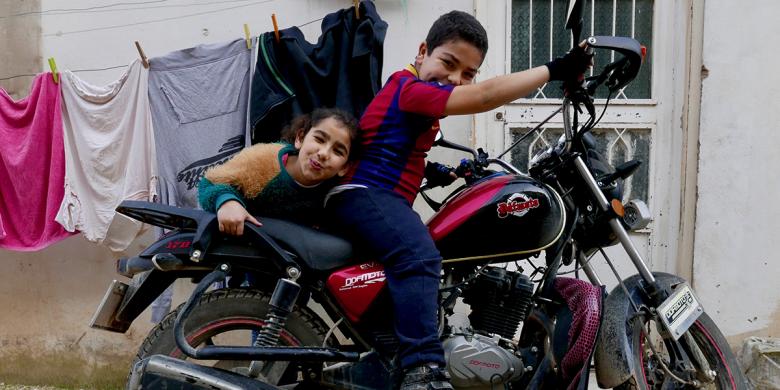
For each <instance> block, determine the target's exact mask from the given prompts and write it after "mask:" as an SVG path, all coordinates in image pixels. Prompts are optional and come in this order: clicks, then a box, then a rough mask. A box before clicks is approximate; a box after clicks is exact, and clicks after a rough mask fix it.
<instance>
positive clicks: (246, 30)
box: [244, 23, 252, 50]
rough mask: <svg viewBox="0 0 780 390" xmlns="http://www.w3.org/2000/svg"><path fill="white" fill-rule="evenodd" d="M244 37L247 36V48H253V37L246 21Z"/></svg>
mask: <svg viewBox="0 0 780 390" xmlns="http://www.w3.org/2000/svg"><path fill="white" fill-rule="evenodd" d="M244 37H245V38H246V48H247V49H249V50H252V37H251V36H249V25H248V24H246V23H244Z"/></svg>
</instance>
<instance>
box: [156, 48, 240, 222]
mask: <svg viewBox="0 0 780 390" xmlns="http://www.w3.org/2000/svg"><path fill="white" fill-rule="evenodd" d="M250 54H251V50H249V49H247V47H246V41H245V40H244V39H237V40H235V41H233V42H230V43H220V44H212V45H199V46H196V47H194V48H190V49H184V50H179V51H175V52H171V53H169V54H167V55H165V56H162V57H156V58H151V59H150V60H149V63H150V68H149V103H150V104H151V111H152V122H153V124H154V136H155V145H156V150H157V161H158V167H159V174H160V202H161V203H165V204H170V205H176V206H181V207H193V208H194V207H198V199H197V198H198V182H199V181H200V178H201V177H203V173H204V172H205V171H206V170H207V169H208V168H210V167H212V166H214V165H218V164H221V163H223V162H225V161H227V159H228V158H230V156H232V155H233V154H235V153H236V152H238V151H240V150H241V149H243V148H244V146H246V144H247V143H248V141H249V137H248V131H247V124H246V123H247V121H246V113H247V106H248V100H249V82H250V81H249V79H250V74H249V67H250V62H251V61H250V57H251V55H250Z"/></svg>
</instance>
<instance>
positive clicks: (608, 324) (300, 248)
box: [91, 2, 748, 389]
mask: <svg viewBox="0 0 780 390" xmlns="http://www.w3.org/2000/svg"><path fill="white" fill-rule="evenodd" d="M580 8H581V2H574V3H573V5H572V6H570V16H569V18H568V21H567V27H569V28H571V29H572V34H573V37H574V38H575V39H574V42H578V41H579V39H578V38H579V35H580V33H579V30H580V28H581V20H580V18H579V15H580V12H581V10H580ZM578 23H579V24H578ZM586 41H587V45H588V47H589V48H591V49H604V50H612V51H614V52H616V54H619V56H616V57H619V58H618V59H617V60H615V61H614V62H612V63H610V64H608V65H607V66H605V67H604V69H603V70H602V71H601V72H599V73H598V74H596V75H594V76H592V77H587V78H585V79H584V80H580V81H578V82H576V83H573V82H569V83H567V84H566V85H565V90H566V93H565V97H564V98H563V103H562V105H561V108H560V109H559V110H558V111H557V113H562V114H563V123H564V126H563V127H564V129H563V130H564V134H563V135H562V136H561V138H560V139H559V141H558V143H557V144H556V145H553V146H551V147H549V148H547V149H545V150H542V151H541V152H539V153H537V154H536V155H535V156H534V157H533V158H532V159H531V163H530V168H529V173H528V174H527V175H526V174H523V173H522V172H521V171H520V170H519V169H517V168H516V167H514V166H512V165H511V164H509V163H507V162H505V161H504V160H502V159H500V158H490V156H488V154H487V153H485V152H484V151H483V150H482V149H478V150H476V151H475V150H473V149H471V148H468V147H465V146H462V145H457V144H455V143H452V142H449V141H446V140H444V139H441V138H440V139H438V140H437V141H436V145H437V146H438V147H445V148H451V149H456V150H460V151H463V152H466V153H469V154H470V155H471V156H470V157H469V158H466V159H464V160H462V161H461V164H460V165H459V166H458V167H457V169H456V170H455V172H456V174H457V175H458V176H459V177H461V178H463V179H464V181H465V184H464V185H462V186H461V187H459V188H458V189H456V190H455V191H453V192H452V193H451V194H450V195H449V196H447V197H446V198H445V199H444V200H443V201H442V202H437V201H435V200H434V199H432V197H431V196H429V195H428V194H427V190H429V189H430V188H432V186H428V185H426V186H423V188H422V191H421V195H422V196H423V198H424V199H425V201H426V202H427V203H428V205H430V206H431V207H432V208H433V209H434V210H436V213H435V214H434V216H433V217H432V218H431V220H430V221H429V222H428V227H429V230H430V232H431V235H432V237H433V238H434V241H435V242H436V245H437V247H438V248H439V250H440V252H441V254H442V257H443V259H444V260H443V267H442V268H443V269H442V278H441V287H440V294H439V298H440V299H439V302H440V310H439V314H440V318H439V320H440V321H439V322H440V327H439V332H440V336H441V340H442V341H443V345H444V349H445V356H446V359H447V369H448V371H449V373H450V375H451V377H452V384H453V386H454V387H455V388H456V389H494V388H496V387H499V388H500V387H503V388H511V389H520V388H528V389H536V388H572V389H574V388H579V389H584V388H586V387H587V383H588V377H589V370H590V368H591V364H590V362H591V361H593V362H594V367H595V373H596V378H597V381H598V384H599V385H600V386H601V387H603V388H620V389H670V388H673V389H678V388H705V389H745V388H747V386H748V385H747V381H746V379H745V377H744V374H743V373H742V371H741V370H740V368H739V365H738V364H737V362H736V359H735V358H734V355H733V353H732V352H731V350H730V349H729V346H728V344H727V342H726V340H725V338H724V337H723V335H722V334H721V332H720V331H719V330H718V328H717V326H716V325H715V323H714V322H713V321H712V319H711V318H710V317H709V316H708V315H707V313H705V312H704V310H703V308H702V306H701V305H700V304H699V300H698V298H697V297H696V295H695V293H694V291H693V290H692V288H691V287H690V286H689V285H688V283H687V282H686V281H685V280H683V279H682V278H680V277H678V276H675V275H671V274H667V273H661V272H651V270H650V269H649V268H648V267H647V265H646V263H645V262H644V260H643V259H642V256H641V255H640V253H639V251H638V250H637V249H636V247H635V246H634V244H633V243H632V241H631V238H630V236H629V234H628V232H629V231H632V230H639V229H642V228H644V227H645V226H647V224H648V223H649V221H650V214H649V211H648V209H647V206H646V205H644V203H642V202H641V201H631V202H627V203H624V202H623V201H622V183H623V181H624V180H625V179H626V178H628V177H629V176H630V175H631V174H632V173H633V172H634V171H635V170H636V169H637V167H638V166H639V164H640V162H639V161H629V162H626V163H624V164H622V165H620V166H618V167H612V166H610V165H609V164H608V163H607V162H606V160H605V159H604V158H603V157H602V156H601V155H600V154H599V153H598V152H597V151H596V150H595V142H594V140H593V138H592V135H591V134H590V133H589V132H590V131H591V130H592V129H593V128H594V127H595V126H596V124H597V123H598V120H599V119H600V117H599V115H598V113H597V111H596V106H595V105H594V102H593V98H592V96H593V95H594V92H595V91H596V89H597V88H599V87H606V88H607V89H608V90H609V92H610V93H614V92H617V91H618V90H620V89H621V88H622V87H624V86H625V85H627V84H628V83H629V82H631V80H632V79H633V78H634V77H635V76H636V74H637V73H638V71H639V68H640V66H641V63H642V61H643V55H644V53H643V48H642V47H641V46H640V44H639V43H638V42H637V41H635V40H633V39H631V38H624V37H610V36H595V37H590V38H588V39H587V40H586ZM608 101H609V100H608V99H607V105H608ZM607 105H605V107H604V110H606V106H607ZM549 119H550V118H548V119H547V120H549ZM542 124H543V123H542ZM542 124H540V125H539V126H538V127H537V128H536V129H538V128H539V127H541V125H542ZM536 129H532V130H531V131H529V133H528V134H532V133H533V132H534V131H535V130H536ZM517 143H519V141H518V142H516V143H515V145H516V144H517ZM515 145H513V146H515ZM510 149H511V147H510ZM504 153H506V152H504ZM499 157H500V156H499ZM117 211H118V212H120V213H122V214H124V215H127V216H129V217H132V218H134V219H137V220H139V221H142V222H144V223H148V224H151V225H155V226H158V227H161V228H164V229H167V230H168V231H169V232H168V233H167V234H166V235H165V236H163V237H162V238H160V239H159V240H158V241H157V242H155V243H154V244H152V245H151V246H149V247H148V248H147V249H146V250H144V251H143V252H142V253H141V254H139V255H138V256H135V257H131V258H124V259H120V260H118V262H117V271H118V273H120V274H122V275H124V276H127V277H130V278H131V282H130V283H129V284H127V283H124V282H121V281H117V280H114V281H113V282H112V283H111V285H110V286H109V289H108V291H107V292H106V295H105V297H104V298H103V301H102V302H101V304H100V306H99V308H98V311H97V312H96V314H95V316H94V318H93V319H92V323H91V326H92V327H94V328H99V329H105V330H109V331H113V332H120V333H124V332H126V331H127V330H128V328H129V327H130V325H131V324H132V322H133V321H134V320H135V319H136V318H137V317H138V315H139V314H140V313H141V312H142V311H143V310H144V309H145V308H146V307H148V306H149V304H150V303H151V302H152V301H153V300H154V299H155V298H156V297H157V296H158V295H159V294H160V293H161V292H163V290H165V289H166V288H167V287H168V286H170V285H171V284H172V283H173V282H174V281H175V280H177V279H181V278H191V279H192V280H193V281H194V282H197V285H196V287H195V288H194V290H193V292H192V294H191V296H190V297H189V299H188V300H187V301H186V302H185V303H184V304H182V305H181V306H180V307H179V308H177V309H176V310H174V311H173V312H171V313H170V314H169V315H168V316H167V317H166V318H165V319H163V320H162V321H161V322H160V323H159V324H158V325H157V326H156V327H155V328H154V329H153V330H152V331H151V332H150V333H149V335H148V336H147V338H146V340H145V341H144V343H143V344H142V346H141V347H140V348H139V351H138V354H137V356H136V357H135V361H134V363H133V366H132V369H131V373H130V375H129V379H128V384H127V388H128V389H140V388H144V389H146V388H204V389H205V388H208V389H278V388H295V389H306V388H344V389H392V388H394V386H397V383H398V381H399V380H400V378H401V373H400V370H399V369H398V368H397V367H396V364H395V361H394V356H395V353H396V350H397V347H398V340H397V339H396V337H395V335H394V332H393V328H392V321H390V320H389V318H391V316H392V314H390V313H389V308H390V305H389V302H388V299H389V296H388V294H387V292H386V291H385V289H384V285H385V277H384V272H383V268H382V266H381V264H378V263H376V262H373V261H371V259H361V258H357V257H356V256H357V255H356V254H355V253H354V252H353V250H352V245H351V244H350V243H349V242H347V241H345V240H343V239H341V238H339V237H336V236H332V235H329V234H327V233H324V232H322V231H319V230H315V229H312V228H309V227H304V226H299V225H296V224H293V223H290V222H287V221H284V220H278V219H272V218H263V219H262V221H263V226H261V227H258V226H255V225H253V224H246V225H245V233H244V235H243V236H240V237H235V236H224V235H221V234H220V233H219V231H218V229H217V220H216V216H215V215H214V214H213V213H209V212H205V211H200V210H192V209H180V208H176V207H171V206H166V205H160V204H153V203H147V202H139V201H125V202H123V203H122V204H121V205H120V207H119V208H118V209H117ZM618 244H619V245H621V246H622V247H623V249H624V250H625V252H626V254H627V256H628V258H629V259H630V260H631V262H632V263H633V265H634V266H635V268H636V269H637V271H638V274H636V275H634V276H631V277H628V278H626V279H623V278H622V277H620V275H618V274H617V271H616V270H615V267H614V266H612V264H613V263H612V261H611V259H609V257H607V256H606V253H605V252H604V251H603V248H605V247H608V246H613V245H618ZM599 253H600V254H601V255H602V256H603V257H604V258H605V259H606V260H607V263H608V264H610V266H612V270H613V271H614V272H615V274H616V276H617V279H618V280H619V281H620V282H619V284H618V286H617V287H615V288H614V289H613V290H612V291H610V292H609V293H607V292H606V290H605V288H604V287H603V283H602V282H601V280H600V278H599V276H598V275H597V274H596V272H595V271H594V269H593V268H592V267H591V264H590V259H591V258H592V256H594V255H595V254H599ZM540 256H543V259H544V264H543V265H536V264H535V263H534V260H533V259H535V258H538V257H540ZM521 262H522V263H521ZM509 263H513V264H514V265H515V266H514V267H509V266H507V264H509ZM571 264H574V265H575V266H576V269H577V270H581V271H582V272H583V273H584V274H585V275H586V277H587V281H585V280H579V279H572V278H566V277H562V276H560V275H559V272H560V270H561V268H562V267H564V266H568V265H571ZM220 282H221V283H222V284H221V285H218V287H216V288H215V287H214V286H215V284H218V283H220ZM458 302H462V303H463V304H465V305H467V306H469V308H470V314H469V315H468V319H469V322H468V324H456V323H455V322H453V321H452V316H453V315H454V313H455V306H456V304H457V303H458ZM401 315H402V314H401ZM521 326H522V327H521ZM518 329H520V331H519V332H518ZM187 359H190V360H187Z"/></svg>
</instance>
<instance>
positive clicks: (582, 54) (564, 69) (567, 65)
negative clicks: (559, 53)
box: [545, 41, 593, 81]
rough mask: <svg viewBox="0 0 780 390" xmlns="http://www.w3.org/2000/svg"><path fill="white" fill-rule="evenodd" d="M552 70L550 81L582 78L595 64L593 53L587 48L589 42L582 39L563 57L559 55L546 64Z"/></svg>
mask: <svg viewBox="0 0 780 390" xmlns="http://www.w3.org/2000/svg"><path fill="white" fill-rule="evenodd" d="M545 65H546V66H547V69H549V71H550V81H571V80H580V79H581V77H582V76H583V75H584V74H585V71H586V70H588V68H590V67H591V66H592V65H593V54H592V52H590V50H587V44H586V43H585V41H582V42H581V43H580V44H579V45H578V46H576V47H574V48H573V49H571V50H570V51H569V52H568V53H566V54H564V56H563V57H558V58H556V59H554V60H552V61H550V62H548V63H546V64H545Z"/></svg>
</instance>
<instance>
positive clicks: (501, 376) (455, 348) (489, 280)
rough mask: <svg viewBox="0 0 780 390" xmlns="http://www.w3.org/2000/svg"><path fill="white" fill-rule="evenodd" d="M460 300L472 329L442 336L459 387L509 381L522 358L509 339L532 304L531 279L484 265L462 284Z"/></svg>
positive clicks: (516, 375)
mask: <svg viewBox="0 0 780 390" xmlns="http://www.w3.org/2000/svg"><path fill="white" fill-rule="evenodd" d="M462 297H463V302H464V303H467V304H469V305H470V306H471V314H469V322H470V324H471V330H469V331H467V332H462V333H456V334H454V335H453V336H451V337H450V338H448V339H447V340H445V341H444V353H445V356H446V358H447V362H448V363H447V365H448V367H449V371H450V374H451V375H452V384H453V385H455V386H456V387H459V388H491V387H492V386H496V385H500V384H503V383H507V382H511V381H513V380H515V379H517V378H519V377H520V376H521V375H522V374H523V372H524V365H523V361H522V360H521V359H520V358H519V357H517V356H516V355H515V354H514V353H513V352H512V350H511V349H507V348H504V347H502V345H500V343H502V342H503V343H508V342H507V341H502V339H504V340H507V339H508V340H511V339H513V338H514V336H515V332H516V331H517V328H518V326H519V325H520V322H522V321H523V320H525V318H526V317H527V316H528V312H529V311H530V309H531V307H532V298H533V283H532V282H531V280H530V279H529V278H528V276H526V275H523V274H522V273H519V272H513V271H507V270H506V269H504V268H499V267H486V268H484V269H482V270H481V271H480V273H479V274H478V275H477V277H476V278H475V279H474V280H472V281H471V282H469V284H468V286H467V287H466V288H464V291H463V294H462Z"/></svg>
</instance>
